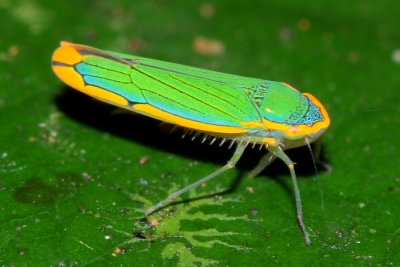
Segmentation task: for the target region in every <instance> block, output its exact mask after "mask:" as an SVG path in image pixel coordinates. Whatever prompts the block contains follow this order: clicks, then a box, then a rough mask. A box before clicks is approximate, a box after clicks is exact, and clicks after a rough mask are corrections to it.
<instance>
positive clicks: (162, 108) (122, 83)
mask: <svg viewBox="0 0 400 267" xmlns="http://www.w3.org/2000/svg"><path fill="white" fill-rule="evenodd" d="M52 66H53V70H54V72H55V73H56V75H57V76H58V77H59V78H60V79H61V80H62V81H64V82H65V83H66V84H68V85H69V86H71V87H73V88H75V89H77V90H79V91H81V92H83V93H85V94H87V95H90V96H92V97H94V98H97V99H99V100H101V101H104V102H107V103H110V104H113V105H116V106H118V107H121V108H125V109H128V110H131V111H134V112H137V113H140V114H143V115H146V116H149V117H152V118H155V119H158V120H161V121H164V122H167V123H171V124H175V125H177V126H180V127H183V128H186V129H190V130H195V131H198V132H200V133H203V134H205V135H206V136H213V137H215V138H220V139H221V140H222V142H224V141H225V140H231V141H232V143H235V144H236V149H235V152H234V153H233V156H232V158H231V159H230V160H229V161H228V163H227V164H226V165H225V166H223V167H221V168H220V169H218V170H216V171H215V172H213V173H211V174H210V175H208V176H206V177H204V178H202V179H200V180H198V181H197V182H195V183H194V184H191V185H189V186H187V187H185V188H183V189H181V190H179V191H177V192H175V193H174V194H172V195H170V196H168V197H167V198H166V199H164V200H162V201H161V202H159V203H158V204H157V205H155V206H153V207H151V208H150V209H149V210H147V211H146V213H145V215H146V216H147V215H150V214H151V213H153V212H154V211H156V210H158V209H159V208H162V207H164V206H165V205H166V204H167V203H169V202H171V201H172V200H174V199H175V198H177V197H178V196H180V195H181V194H183V193H185V192H187V191H189V190H190V189H192V188H194V187H196V186H198V185H200V184H202V183H205V182H207V181H208V180H211V179H213V178H215V177H217V176H218V175H220V174H221V173H223V172H225V171H226V170H229V169H231V168H234V167H235V165H236V163H237V162H238V160H239V159H240V157H241V156H242V154H243V152H244V150H245V148H246V147H247V146H249V145H254V144H259V145H261V146H263V147H265V148H266V149H267V150H268V153H267V154H266V155H265V156H264V157H262V158H261V160H260V162H259V163H258V165H257V166H256V167H255V168H254V170H253V171H252V172H251V174H252V175H254V176H255V175H257V174H258V173H260V172H261V171H262V170H263V169H264V168H265V167H267V166H268V165H269V164H270V163H271V162H272V161H273V160H274V159H275V158H280V159H281V160H282V161H283V162H285V164H286V165H287V166H288V167H289V170H290V174H291V177H292V182H293V188H294V193H295V200H296V208H297V219H298V222H299V224H300V227H301V230H302V231H303V233H304V237H305V240H306V243H307V244H310V243H311V240H310V237H309V234H308V232H307V228H306V226H305V224H304V221H303V212H302V205H301V199H300V192H299V189H298V185H297V179H296V174H295V170H294V163H293V161H292V160H291V159H290V158H289V157H288V156H287V155H286V154H285V152H284V150H286V149H289V148H294V147H299V146H304V145H310V143H311V142H313V141H314V140H316V139H317V138H318V137H319V136H321V134H322V133H323V132H325V130H326V129H327V128H328V127H329V124H330V119H329V115H328V113H327V111H326V109H325V108H324V106H323V105H322V104H321V103H320V102H319V101H318V100H317V99H316V98H315V97H314V96H312V95H310V94H307V93H304V94H302V93H300V92H299V91H297V90H296V89H295V88H293V87H292V86H290V85H288V84H286V83H282V82H275V81H268V80H262V79H256V78H248V77H242V76H237V75H231V74H225V73H220V72H215V71H209V70H204V69H199V68H193V67H188V66H184V65H179V64H174V63H168V62H163V61H159V60H154V59H148V58H142V57H138V56H131V55H124V54H120V53H115V52H107V51H103V50H99V49H96V48H92V47H89V46H85V45H78V44H72V43H68V42H62V43H61V46H60V47H59V48H58V49H57V50H56V51H55V52H54V54H53V58H52Z"/></svg>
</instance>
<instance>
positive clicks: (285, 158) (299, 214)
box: [273, 147, 311, 245]
mask: <svg viewBox="0 0 400 267" xmlns="http://www.w3.org/2000/svg"><path fill="white" fill-rule="evenodd" d="M273 152H274V153H275V155H276V156H277V157H278V158H280V159H281V160H283V162H285V163H286V165H287V166H288V167H289V170H290V175H291V177H292V182H293V190H294V195H295V199H296V211H297V220H298V222H299V225H300V228H301V230H302V231H303V234H304V239H305V240H306V243H307V245H311V239H310V235H309V234H308V231H307V228H306V225H305V224H304V221H303V208H302V205H301V197H300V190H299V186H298V185H297V178H296V173H295V171H294V163H293V161H292V160H291V159H290V158H289V157H288V156H287V155H286V154H285V152H283V150H282V148H280V147H277V148H276V149H275V150H274V151H273Z"/></svg>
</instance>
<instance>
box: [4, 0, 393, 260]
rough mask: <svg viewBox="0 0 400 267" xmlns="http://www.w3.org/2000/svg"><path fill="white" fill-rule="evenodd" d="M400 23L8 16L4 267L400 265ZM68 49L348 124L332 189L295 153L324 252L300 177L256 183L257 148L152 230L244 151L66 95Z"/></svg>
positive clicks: (105, 8)
mask: <svg viewBox="0 0 400 267" xmlns="http://www.w3.org/2000/svg"><path fill="white" fill-rule="evenodd" d="M399 8H400V6H399V4H398V3H397V2H395V1H391V3H388V2H385V3H384V2H382V3H381V2H371V1H370V2H365V1H364V2H357V1H355V2H337V1H332V0H327V1H313V2H312V3H311V2H310V3H304V2H299V1H294V0H289V1H266V2H262V1H257V2H254V1H244V0H242V1H228V0H223V1H209V2H202V1H186V2H184V1H134V2H132V1H128V0H120V1H105V0H102V1H94V2H93V1H76V0H73V1H63V2H60V1H58V2H51V1H39V0H38V1H33V0H16V1H8V0H0V14H1V18H2V23H1V25H0V32H1V33H2V35H1V42H0V125H1V128H0V234H1V239H0V265H2V266H12V265H14V266H56V265H59V266H104V265H112V266H134V265H138V266H249V265H254V266H256V265H261V264H263V265H272V264H279V265H284V266H285V265H295V266H320V265H321V266H330V265H338V266H349V265H352V266H370V265H372V266H388V265H389V266H390V265H393V266H396V265H399V264H400V256H399V253H398V251H399V249H400V241H399V239H400V231H399V223H398V221H399V219H398V217H399V216H398V214H399V213H400V208H399V205H398V203H399V202H400V193H399V192H400V176H399V171H398V148H399V147H400V146H399V142H400V139H399V138H398V134H397V132H398V129H399V126H400V108H399V104H398V103H399V101H400V94H399V90H398V87H399V84H400V76H399V75H398V74H399V70H400V66H399V64H400V59H399V58H400V56H399V55H400V46H399V40H400V33H399V31H398V25H400V17H399V16H397V15H396V13H395V12H394V10H397V9H399ZM199 37H201V38H200V39H199ZM61 40H66V41H72V42H76V43H83V44H88V45H91V46H94V47H99V48H103V49H106V50H110V51H119V52H122V53H129V54H137V55H141V56H145V57H150V58H156V59H160V60H167V61H171V62H176V63H182V64H187V65H192V66H196V67H202V68H209V69H213V70H218V71H223V72H227V73H233V74H240V75H244V76H250V77H257V78H263V79H270V80H277V81H285V82H288V83H290V84H291V85H293V86H295V87H296V88H298V89H299V90H300V91H302V92H310V93H312V94H313V95H315V96H316V97H317V98H318V99H319V100H321V102H322V103H324V105H325V106H326V107H327V109H328V111H329V114H330V115H331V117H332V125H331V128H330V129H329V130H328V131H327V132H326V134H325V136H324V138H323V140H322V160H323V164H317V166H318V170H319V178H317V175H316V172H315V170H314V167H313V163H312V160H311V156H310V152H309V151H308V150H307V148H300V149H295V150H292V151H290V152H289V156H290V157H291V158H292V159H293V160H294V161H295V162H297V164H296V171H297V174H298V177H299V186H300V190H301V196H302V201H303V208H304V217H305V223H306V225H307V226H308V227H309V231H310V234H311V239H312V241H313V244H312V246H310V247H307V246H306V245H305V242H304V240H303V236H302V233H301V231H300V229H299V227H298V225H297V222H296V214H295V207H294V196H293V192H292V185H291V181H290V176H289V172H288V170H287V168H286V167H285V166H284V164H282V163H281V162H275V163H274V164H272V165H271V166H269V167H268V169H267V170H266V171H264V172H263V173H262V174H261V175H260V176H259V177H257V178H255V179H251V178H250V177H249V175H248V173H249V171H250V170H251V168H252V167H254V166H255V165H256V164H257V162H258V160H259V158H260V157H261V156H262V155H263V153H264V152H263V151H261V152H260V151H258V150H256V149H255V150H249V151H246V152H245V155H244V158H243V159H242V160H241V161H240V163H239V165H238V166H237V168H236V169H235V170H232V171H229V172H227V173H225V174H223V175H221V176H220V177H218V178H216V179H215V180H213V181H210V182H208V183H207V184H206V185H205V186H201V187H199V188H196V189H195V190H193V191H191V192H190V193H188V194H185V195H184V196H182V198H181V199H178V200H177V201H176V202H174V203H172V204H171V205H169V206H168V207H166V208H165V209H163V210H161V211H159V212H157V213H155V214H153V215H151V216H150V217H149V218H148V221H144V220H142V216H143V212H144V210H146V208H148V207H150V206H151V205H154V204H155V203H157V202H158V201H160V200H161V199H163V198H165V197H166V196H167V195H168V194H169V193H171V192H173V191H174V190H176V189H178V188H182V187H183V186H185V185H188V184H190V183H192V182H194V181H196V180H198V179H200V178H202V177H204V176H205V175H207V174H209V173H211V172H212V171H214V170H216V169H217V168H219V167H221V166H222V165H223V164H224V163H225V161H226V160H228V159H229V157H230V156H231V153H233V151H232V150H229V149H228V148H227V146H226V145H224V146H223V147H218V146H217V145H212V146H210V145H208V144H201V142H200V140H194V141H191V139H190V138H184V139H181V135H180V133H179V131H177V132H174V133H172V134H169V132H170V129H169V128H168V127H166V126H165V125H160V124H159V122H157V121H155V120H152V119H149V118H146V117H143V116H140V115H133V116H132V114H129V113H126V112H121V111H119V110H116V109H115V108H113V107H111V106H109V105H107V104H103V103H100V102H97V101H96V100H93V99H91V98H88V97H87V96H85V95H83V94H80V93H79V92H75V91H73V89H70V88H68V87H65V86H64V85H62V84H61V82H59V81H58V80H57V78H56V77H55V75H54V74H53V73H52V72H51V66H50V58H51V53H52V52H53V51H54V49H56V48H57V46H58V43H59V41H61ZM196 40H197V41H198V40H202V42H203V41H204V40H206V41H205V44H206V47H205V48H204V47H202V48H201V49H200V50H199V47H197V48H196ZM207 40H214V41H212V42H210V43H207ZM215 41H216V42H215ZM207 44H208V45H211V47H207ZM215 44H217V46H218V49H216V50H213V45H215ZM202 45H204V43H202ZM193 47H194V49H193ZM221 47H222V48H221ZM204 49H205V50H204ZM207 49H210V50H207ZM210 51H211V52H210ZM213 51H214V52H213ZM324 166H325V167H328V168H324ZM329 170H330V171H329Z"/></svg>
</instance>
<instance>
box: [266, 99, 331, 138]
mask: <svg viewBox="0 0 400 267" xmlns="http://www.w3.org/2000/svg"><path fill="white" fill-rule="evenodd" d="M304 96H306V97H307V98H309V99H310V101H311V102H312V103H313V104H314V105H316V106H317V107H318V108H319V109H320V111H321V114H322V116H323V120H322V121H318V122H316V123H314V124H313V125H311V126H307V125H305V124H301V125H287V124H284V123H277V122H273V121H269V120H266V119H264V120H263V122H264V127H266V128H267V129H269V130H278V131H282V132H283V133H284V135H285V136H286V137H288V138H289V139H290V138H293V139H296V137H303V136H306V135H310V134H315V133H317V132H319V131H320V130H322V129H326V128H328V127H329V124H330V118H329V115H328V112H327V111H326V109H325V107H324V106H323V105H322V104H321V102H319V100H318V99H316V98H315V97H314V96H312V95H310V94H307V93H305V94H304Z"/></svg>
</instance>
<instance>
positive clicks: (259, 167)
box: [250, 152, 276, 177]
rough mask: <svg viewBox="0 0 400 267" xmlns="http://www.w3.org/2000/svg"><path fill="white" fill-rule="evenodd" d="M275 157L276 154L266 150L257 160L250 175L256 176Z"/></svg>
mask: <svg viewBox="0 0 400 267" xmlns="http://www.w3.org/2000/svg"><path fill="white" fill-rule="evenodd" d="M275 159H276V155H275V154H274V153H272V152H268V153H267V154H265V155H264V156H263V157H262V158H261V159H260V162H258V164H257V166H256V167H254V169H252V170H251V172H250V177H256V176H257V175H258V174H260V172H262V171H263V170H264V169H265V168H267V167H268V165H269V164H271V163H272V162H273V161H274V160H275Z"/></svg>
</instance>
